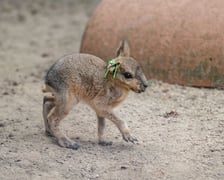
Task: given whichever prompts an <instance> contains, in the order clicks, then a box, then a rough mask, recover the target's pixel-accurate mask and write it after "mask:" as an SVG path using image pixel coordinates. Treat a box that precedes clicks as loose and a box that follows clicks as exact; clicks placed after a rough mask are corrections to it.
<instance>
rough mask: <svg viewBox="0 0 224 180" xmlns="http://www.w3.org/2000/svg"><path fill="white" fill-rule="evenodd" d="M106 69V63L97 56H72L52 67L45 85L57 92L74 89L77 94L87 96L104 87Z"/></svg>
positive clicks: (60, 60) (46, 77)
mask: <svg viewBox="0 0 224 180" xmlns="http://www.w3.org/2000/svg"><path fill="white" fill-rule="evenodd" d="M105 69H106V63H105V62H104V61H103V60H102V59H100V58H98V57H96V56H93V55H89V54H70V55H66V56H64V57H62V58H60V59H59V60H58V61H57V62H56V63H55V64H53V65H52V66H51V67H50V69H49V70H48V72H47V74H46V76H45V83H46V85H48V86H50V87H52V88H53V89H54V90H55V91H56V92H61V91H63V90H65V89H71V88H72V89H74V91H76V92H77V93H82V94H86V93H88V92H89V91H91V90H94V89H95V90H97V89H99V88H101V87H102V86H103V81H104V78H103V76H104V72H105Z"/></svg>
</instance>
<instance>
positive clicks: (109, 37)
mask: <svg viewBox="0 0 224 180" xmlns="http://www.w3.org/2000/svg"><path fill="white" fill-rule="evenodd" d="M124 37H125V38H127V39H128V41H129V44H130V47H131V55H132V56H133V57H134V58H135V59H137V60H138V61H139V62H140V64H141V65H142V66H143V68H144V71H145V73H146V75H147V77H148V78H154V79H159V80H163V81H165V82H169V83H177V84H182V85H191V86H203V87H223V86H224V39H223V37H224V1H223V0H215V1H211V0H200V1H195V0H181V1H176V0H166V1H164V0H140V1H137V0H136V1H131V0H129V1H127V0H119V1H117V0H102V2H101V3H100V4H99V6H98V7H97V9H96V10H95V12H94V13H93V15H92V17H91V18H90V20H89V22H88V25H87V27H86V30H85V33H84V35H83V40H82V44H81V49H80V52H83V53H91V54H94V55H96V56H99V57H101V58H102V59H104V60H105V61H108V60H110V59H112V58H113V57H114V56H115V53H116V48H117V47H118V45H119V41H120V40H121V39H122V38H124Z"/></svg>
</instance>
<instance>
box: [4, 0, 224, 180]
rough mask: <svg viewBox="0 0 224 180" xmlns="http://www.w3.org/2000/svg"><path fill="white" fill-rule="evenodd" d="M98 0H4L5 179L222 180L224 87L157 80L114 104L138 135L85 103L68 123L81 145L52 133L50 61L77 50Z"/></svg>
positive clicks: (68, 129)
mask: <svg viewBox="0 0 224 180" xmlns="http://www.w3.org/2000/svg"><path fill="white" fill-rule="evenodd" d="M98 2H99V1H97V0H94V1H93V0H84V1H81V0H65V1H59V0H48V1H46V0H37V1H31V0H23V1H16V0H14V1H13V0H11V1H10V0H1V1H0V79H1V81H0V99H1V100H0V108H1V113H0V179H2V180H5V179H122V180H123V179H140V180H142V179H156V180H157V179H177V180H179V179H184V180H185V179H186V180H187V179H194V180H195V179H220V180H221V179H224V131H223V130H224V107H223V104H224V92H223V90H218V89H203V88H202V89H197V88H192V87H182V86H178V85H169V84H166V83H162V82H158V81H155V80H150V87H149V88H148V89H147V91H146V92H145V93H142V94H135V93H130V95H129V96H128V98H127V99H126V101H125V102H124V103H123V104H122V105H120V106H119V107H118V108H116V109H115V112H116V114H117V115H118V116H119V117H120V118H122V119H124V120H125V121H126V122H127V123H128V125H129V127H130V129H131V131H132V133H133V134H134V135H135V136H136V137H137V138H138V140H139V141H138V143H136V144H132V143H126V142H125V141H123V140H122V138H121V135H120V133H119V131H118V130H117V128H116V127H115V125H114V124H112V123H111V122H110V121H107V137H108V139H109V140H111V141H113V145H112V146H107V147H102V146H99V145H98V143H97V130H96V117H95V114H94V112H93V111H92V110H91V109H90V108H89V107H88V106H86V105H85V104H83V103H80V104H79V105H78V106H76V107H74V109H73V110H72V112H71V113H70V114H69V115H68V116H67V117H66V119H65V120H64V121H63V122H62V124H61V128H62V130H63V131H65V132H66V133H67V134H68V135H69V136H70V137H71V138H72V139H74V140H75V141H77V143H78V144H79V145H80V146H81V147H80V149H79V150H77V151H75V150H71V149H65V148H61V147H59V146H58V145H57V144H56V143H55V141H54V140H52V139H50V138H49V137H47V136H45V133H44V123H43V119H42V97H43V94H42V93H41V86H42V84H43V77H44V75H45V72H46V70H47V69H48V68H49V66H50V65H51V64H52V63H53V62H55V61H56V59H58V58H59V57H61V56H62V55H64V54H68V53H71V52H78V51H79V46H80V42H81V37H82V33H83V31H84V28H85V25H86V22H87V20H88V17H89V16H90V14H91V12H92V10H93V9H94V7H95V6H96V5H97V3H98Z"/></svg>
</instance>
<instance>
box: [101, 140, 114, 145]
mask: <svg viewBox="0 0 224 180" xmlns="http://www.w3.org/2000/svg"><path fill="white" fill-rule="evenodd" d="M112 144H113V143H112V141H103V140H101V141H99V145H101V146H111V145H112Z"/></svg>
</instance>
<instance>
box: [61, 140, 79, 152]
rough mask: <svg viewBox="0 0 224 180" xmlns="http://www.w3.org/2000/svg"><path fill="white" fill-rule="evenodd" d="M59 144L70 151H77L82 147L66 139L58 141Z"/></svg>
mask: <svg viewBox="0 0 224 180" xmlns="http://www.w3.org/2000/svg"><path fill="white" fill-rule="evenodd" d="M58 144H59V145H60V146H61V147H65V148H69V149H73V150H77V149H79V147H80V146H79V145H78V144H77V143H76V142H74V141H72V140H70V139H68V138H66V137H62V138H60V139H59V140H58Z"/></svg>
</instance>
